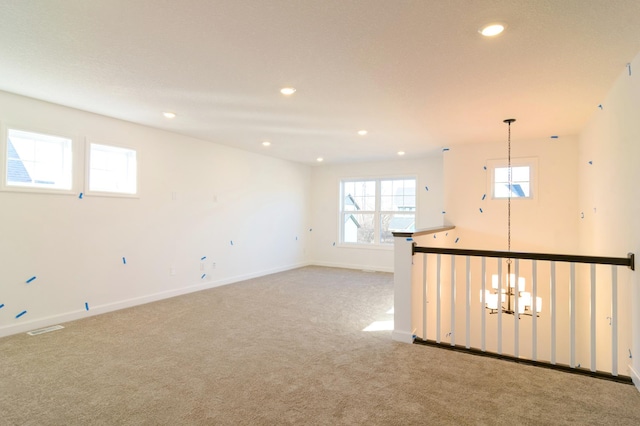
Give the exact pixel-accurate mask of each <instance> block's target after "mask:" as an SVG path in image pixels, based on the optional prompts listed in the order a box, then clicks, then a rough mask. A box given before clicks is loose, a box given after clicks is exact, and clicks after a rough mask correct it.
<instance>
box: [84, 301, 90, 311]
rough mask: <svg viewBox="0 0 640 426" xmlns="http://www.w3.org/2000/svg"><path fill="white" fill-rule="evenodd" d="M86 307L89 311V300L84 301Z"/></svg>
mask: <svg viewBox="0 0 640 426" xmlns="http://www.w3.org/2000/svg"><path fill="white" fill-rule="evenodd" d="M84 309H85V310H86V311H88V310H89V302H84Z"/></svg>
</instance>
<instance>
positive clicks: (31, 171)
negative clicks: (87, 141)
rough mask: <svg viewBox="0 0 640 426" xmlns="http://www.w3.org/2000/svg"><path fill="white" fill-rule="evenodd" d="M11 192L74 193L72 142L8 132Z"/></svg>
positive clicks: (7, 178) (7, 173)
mask: <svg viewBox="0 0 640 426" xmlns="http://www.w3.org/2000/svg"><path fill="white" fill-rule="evenodd" d="M6 141H7V143H6V149H5V155H6V156H5V158H6V164H5V176H4V182H5V185H6V187H7V188H11V187H13V188H31V189H40V190H42V189H44V190H47V189H50V190H57V191H71V190H72V189H73V167H72V162H73V151H72V140H71V139H69V138H65V137H61V136H53V135H47V134H42V133H34V132H28V131H23V130H16V129H7V139H6Z"/></svg>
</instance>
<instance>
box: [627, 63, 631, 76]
mask: <svg viewBox="0 0 640 426" xmlns="http://www.w3.org/2000/svg"><path fill="white" fill-rule="evenodd" d="M627 69H628V70H629V76H631V64H627Z"/></svg>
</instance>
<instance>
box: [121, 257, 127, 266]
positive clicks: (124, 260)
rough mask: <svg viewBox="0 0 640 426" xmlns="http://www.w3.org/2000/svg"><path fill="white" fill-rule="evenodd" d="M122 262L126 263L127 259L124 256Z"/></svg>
mask: <svg viewBox="0 0 640 426" xmlns="http://www.w3.org/2000/svg"><path fill="white" fill-rule="evenodd" d="M122 263H124V264H125V265H126V264H127V259H125V258H124V257H123V258H122Z"/></svg>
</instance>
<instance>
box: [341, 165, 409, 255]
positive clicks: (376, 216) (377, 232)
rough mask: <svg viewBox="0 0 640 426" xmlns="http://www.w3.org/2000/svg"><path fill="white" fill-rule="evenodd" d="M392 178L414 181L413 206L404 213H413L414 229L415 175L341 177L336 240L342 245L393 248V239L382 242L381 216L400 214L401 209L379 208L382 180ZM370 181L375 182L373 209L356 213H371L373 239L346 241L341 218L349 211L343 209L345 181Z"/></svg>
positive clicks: (391, 179)
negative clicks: (369, 241) (412, 208)
mask: <svg viewBox="0 0 640 426" xmlns="http://www.w3.org/2000/svg"><path fill="white" fill-rule="evenodd" d="M394 180H413V181H414V182H415V185H416V186H415V187H416V191H415V195H414V197H415V208H414V210H412V211H407V212H406V213H408V214H411V215H413V218H414V229H415V228H416V221H417V218H418V190H417V189H418V177H417V176H415V175H399V176H395V175H394V176H375V177H349V178H341V179H340V180H339V182H338V186H339V188H338V193H339V198H338V242H339V245H340V246H342V247H349V248H370V249H393V241H390V242H382V238H381V237H382V235H381V232H382V226H381V225H382V224H381V220H382V216H383V215H385V214H402V211H389V210H384V211H383V210H381V208H382V185H381V183H382V182H383V181H394ZM367 181H372V182H375V201H374V203H375V207H374V210H362V211H359V212H358V213H363V214H372V215H373V223H374V230H373V232H374V240H373V242H372V243H358V242H346V241H344V226H345V221H344V220H343V219H344V217H345V214H347V213H349V212H350V211H348V210H345V209H344V197H345V193H344V186H345V183H349V182H367Z"/></svg>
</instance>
